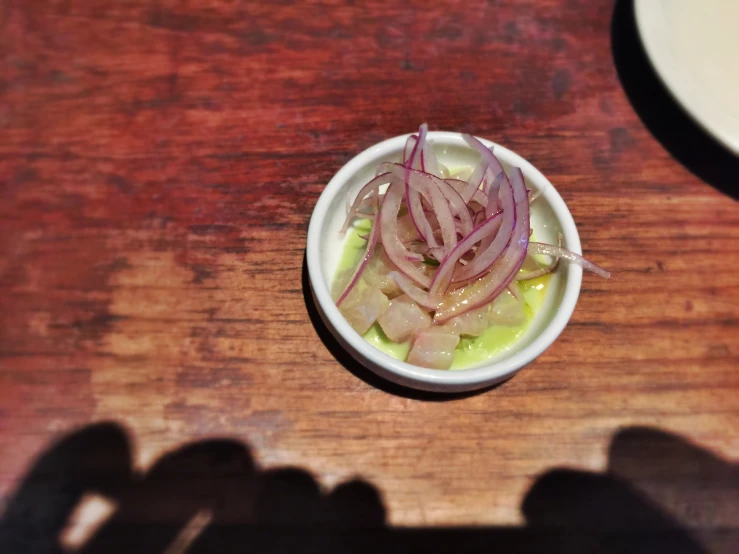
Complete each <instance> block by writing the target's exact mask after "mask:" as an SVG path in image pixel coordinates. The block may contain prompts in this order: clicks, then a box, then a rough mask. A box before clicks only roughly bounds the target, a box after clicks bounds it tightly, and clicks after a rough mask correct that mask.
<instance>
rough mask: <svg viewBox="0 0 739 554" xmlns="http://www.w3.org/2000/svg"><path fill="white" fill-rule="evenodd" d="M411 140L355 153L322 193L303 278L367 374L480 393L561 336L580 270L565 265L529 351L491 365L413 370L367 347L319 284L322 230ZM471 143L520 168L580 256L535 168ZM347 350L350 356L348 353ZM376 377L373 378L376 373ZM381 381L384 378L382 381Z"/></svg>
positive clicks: (442, 139) (455, 141)
mask: <svg viewBox="0 0 739 554" xmlns="http://www.w3.org/2000/svg"><path fill="white" fill-rule="evenodd" d="M411 134H412V133H408V134H405V135H400V136H396V137H393V138H390V139H387V140H384V141H382V142H379V143H377V144H375V145H373V146H370V147H369V148H367V149H365V150H364V151H362V152H360V153H359V154H357V155H356V156H355V157H354V158H352V159H351V160H349V162H347V163H346V164H345V165H344V166H343V167H342V168H341V169H339V171H338V172H337V173H336V174H335V175H334V177H333V178H332V179H331V180H330V181H329V183H328V185H326V188H325V189H324V190H323V192H322V193H321V195H320V197H319V199H318V202H317V203H316V206H315V208H314V210H313V214H312V215H311V219H310V224H309V226H308V238H307V246H306V258H307V265H308V276H309V281H310V285H311V288H312V293H313V296H314V298H315V299H316V301H317V303H318V308H319V310H321V311H322V312H323V313H322V315H323V319H324V321H326V323H327V324H328V326H329V328H330V330H331V332H333V333H334V334H336V333H338V335H339V338H340V339H341V340H343V341H345V342H346V343H347V345H348V346H349V347H350V348H349V349H348V350H349V351H350V354H352V357H354V358H355V359H356V357H357V356H356V355H355V354H358V355H359V356H360V357H363V358H365V359H366V360H367V361H368V362H370V363H369V364H366V363H364V360H357V361H359V362H360V363H362V364H363V365H365V366H367V367H368V368H369V369H371V370H372V371H375V368H374V367H372V366H373V364H374V365H375V366H377V367H380V368H382V369H384V370H385V371H386V372H388V373H389V374H390V375H391V376H393V377H395V378H394V379H393V378H392V377H390V378H391V380H395V381H396V382H400V383H402V384H404V385H406V386H410V387H414V384H419V385H425V386H421V387H419V388H423V389H426V390H428V389H429V387H432V388H433V389H434V390H444V388H447V387H448V388H450V389H455V390H460V389H459V387H465V388H468V387H474V386H475V385H476V386H478V387H482V386H486V385H490V384H493V383H496V382H500V381H503V380H505V379H507V378H509V377H512V376H513V375H514V374H515V373H516V372H517V371H518V370H520V369H521V368H523V367H524V366H526V365H528V364H529V363H531V362H532V361H533V360H534V359H535V358H537V357H538V356H539V355H541V354H542V353H543V352H544V351H545V350H546V349H547V348H548V347H549V346H550V345H551V344H552V343H553V342H554V341H555V340H556V339H557V337H558V336H559V335H560V333H561V332H562V331H563V330H564V328H565V326H566V325H567V323H568V322H569V320H570V317H571V316H572V313H573V312H574V310H575V306H576V304H577V300H578V297H579V294H580V286H581V283H582V268H581V267H580V266H579V265H577V264H567V265H566V267H567V277H566V281H565V290H564V294H563V296H562V300H561V302H560V305H559V308H558V309H557V311H556V313H555V315H554V317H553V318H552V320H551V321H550V322H549V323H548V324H547V325H546V327H544V329H542V331H541V332H540V333H539V334H538V336H536V337H535V338H534V339H533V340H532V341H531V343H530V344H529V345H528V346H526V347H525V348H523V349H522V350H520V351H518V352H516V353H514V354H513V355H512V356H510V357H507V358H503V359H498V360H496V361H493V362H491V363H490V364H485V365H481V366H477V367H473V368H470V369H457V370H453V371H450V370H438V369H430V368H424V367H419V366H414V365H412V364H409V363H407V362H403V361H400V360H397V359H395V358H393V357H392V356H390V355H388V354H385V353H384V352H382V351H380V350H378V349H377V348H375V347H374V346H372V345H371V344H370V343H368V342H367V341H366V340H365V339H364V338H363V337H362V336H361V335H360V334H359V333H357V332H356V331H355V330H354V329H353V328H352V327H351V326H350V325H349V323H348V322H347V321H346V319H344V316H343V315H341V312H340V311H339V309H338V307H337V306H336V304H335V303H334V301H333V299H332V298H331V294H330V291H329V287H328V284H327V283H326V280H325V279H324V278H323V270H322V267H321V259H320V244H321V239H322V228H323V225H324V221H325V219H326V216H327V214H328V211H329V207H330V206H331V203H332V201H333V199H334V198H335V197H336V196H337V195H338V194H339V193H340V192H341V190H342V189H343V187H345V186H346V185H347V184H348V183H349V181H350V180H351V178H352V177H353V176H354V175H355V174H356V173H357V172H359V171H360V170H361V169H362V168H364V167H365V166H366V165H367V164H368V163H369V162H371V161H372V160H373V159H377V158H378V157H389V156H391V155H393V154H396V153H398V152H402V150H403V146H404V145H405V141H406V140H407V139H408V137H409V136H411ZM476 138H478V140H480V141H481V142H482V143H483V144H485V145H486V146H488V147H493V148H494V150H495V155H496V156H497V157H498V158H499V159H500V161H501V162H503V163H504V164H507V165H509V166H517V167H520V169H521V171H522V172H523V174H524V177H525V178H526V180H527V182H529V183H533V185H534V187H535V188H536V189H539V190H541V191H542V192H541V198H540V199H539V200H538V201H539V202H541V201H546V202H547V203H548V204H549V206H550V208H551V209H552V211H553V212H554V215H555V217H556V219H557V220H558V222H559V224H560V226H561V228H562V234H563V235H564V238H565V241H566V244H567V247H568V249H569V250H571V251H572V252H575V253H576V254H582V250H581V246H580V238H579V235H578V232H577V228H576V226H575V222H574V220H573V219H572V214H571V213H570V211H569V209H568V208H567V206H566V205H565V203H564V200H562V197H561V196H560V195H559V193H558V192H557V190H556V189H555V188H554V185H552V184H551V183H550V182H549V180H548V179H547V178H546V177H545V176H544V175H543V174H542V173H541V172H540V171H539V170H538V169H536V167H534V166H533V165H532V164H531V163H530V162H528V161H527V160H526V159H524V158H523V157H521V156H519V155H518V154H516V153H515V152H514V151H512V150H509V149H508V148H505V147H504V146H501V145H499V144H497V143H495V142H492V141H490V140H487V139H484V138H480V137H476ZM428 140H430V141H432V142H434V144H436V145H442V144H444V145H451V146H463V147H468V146H467V144H466V143H465V142H464V139H462V135H461V133H456V132H449V131H429V133H428ZM352 350H353V351H354V352H351V351H352ZM375 372H376V373H377V371H375ZM380 375H381V376H383V377H385V378H388V376H387V375H383V374H380Z"/></svg>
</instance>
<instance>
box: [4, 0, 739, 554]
mask: <svg viewBox="0 0 739 554" xmlns="http://www.w3.org/2000/svg"><path fill="white" fill-rule="evenodd" d="M631 10H632V7H631V5H630V3H629V2H628V1H626V2H619V3H618V5H617V6H616V9H615V12H614V3H613V2H609V1H604V0H601V1H591V0H541V1H535V0H530V1H526V2H525V1H517V2H514V1H492V0H491V1H488V2H482V1H481V2H461V1H458V2H452V1H450V2H423V1H416V0H410V1H406V2H398V3H396V2H376V1H372V2H370V1H367V2H364V1H353V0H334V1H329V2H324V3H319V2H298V3H293V2H284V1H283V2H278V1H277V0H273V1H271V2H266V1H264V2H245V1H244V2H242V1H234V0H189V1H188V0H183V1H176V0H153V1H152V0H148V1H142V0H125V1H123V0H121V1H117V2H110V1H109V0H86V1H62V0H60V1H48V2H43V1H41V0H35V1H34V0H23V1H20V0H5V1H4V2H1V3H0V25H1V26H2V27H1V28H2V30H1V31H0V60H1V63H2V65H1V66H0V67H2V72H1V73H0V131H1V134H0V137H1V138H0V454H1V455H0V497H2V498H3V499H4V504H5V508H6V513H5V517H4V520H3V523H2V524H0V529H1V530H2V534H0V550H3V545H4V546H5V547H6V549H5V550H3V551H5V552H10V551H13V552H26V551H28V552H31V551H36V552H47V551H58V550H56V549H57V542H60V543H62V544H64V545H66V546H64V548H65V549H68V550H74V549H80V551H82V552H115V551H121V552H124V551H132V552H164V551H165V548H166V547H167V545H168V544H170V543H171V542H172V540H175V546H176V547H177V548H180V550H182V549H183V548H185V547H187V546H188V545H189V551H191V552H195V551H197V552H201V551H202V552H230V551H234V552H237V551H244V550H245V548H244V545H245V542H244V541H246V540H248V541H256V542H250V543H249V544H251V545H252V546H253V545H257V544H258V545H259V546H260V548H262V550H259V551H280V549H281V548H283V547H284V548H286V549H287V550H291V551H303V550H305V551H310V550H312V549H314V550H315V549H317V550H326V549H330V548H335V547H336V548H335V549H336V550H337V551H342V548H344V550H343V551H355V552H358V551H364V550H367V551H370V548H369V546H370V544H373V545H374V543H373V542H372V541H371V540H370V538H373V537H374V539H375V540H377V541H384V542H383V545H384V546H383V548H384V549H386V550H388V551H391V550H393V549H395V550H398V551H421V550H424V551H429V550H431V551H436V550H441V549H443V548H448V547H451V546H455V547H460V548H462V550H468V551H470V550H479V551H484V552H489V551H491V549H492V551H497V550H495V547H496V546H497V547H500V548H501V551H509V552H523V551H533V552H622V551H623V552H627V551H628V552H635V551H640V552H641V551H643V552H678V551H685V552H700V551H714V552H735V551H736V550H734V547H735V546H736V545H737V544H739V472H738V470H737V460H738V459H739V404H738V402H737V399H738V393H739V374H738V373H737V361H738V360H739V325H738V324H737V310H738V307H739V278H737V271H738V270H739V210H738V209H737V202H736V200H735V197H736V191H737V187H736V185H737V184H738V183H739V169H738V167H739V162H738V161H737V159H736V158H732V157H731V156H730V155H728V154H727V153H725V152H723V151H721V149H720V148H718V147H717V146H716V145H715V144H713V143H712V142H711V141H710V140H709V139H707V138H706V137H705V136H704V135H702V134H701V132H700V131H699V130H698V129H697V127H696V126H695V125H694V124H693V123H692V122H691V121H690V120H689V119H688V118H687V117H685V116H684V115H683V114H682V112H681V111H680V110H679V109H678V108H677V107H676V106H675V104H674V102H672V100H671V99H670V98H669V96H668V95H667V94H666V93H665V91H664V89H662V88H661V85H660V84H659V82H658V80H657V78H656V77H655V75H654V74H653V73H651V70H650V69H649V66H648V63H647V61H646V59H645V58H644V56H643V53H642V52H641V50H640V46H639V43H638V39H637V36H636V34H635V31H634V27H633V21H632V20H631V18H632V17H633V16H632V13H631ZM424 121H427V122H428V123H429V125H430V128H431V129H445V130H454V131H465V132H471V133H474V134H476V135H479V136H482V137H486V138H489V139H492V140H494V141H497V142H500V143H502V144H504V145H506V146H507V147H509V148H511V149H513V150H515V151H516V152H518V153H519V154H521V155H522V156H524V157H525V158H527V159H528V160H530V161H531V162H532V163H533V164H534V165H536V166H537V167H538V168H539V169H540V170H541V171H542V172H543V173H544V174H545V175H546V176H547V177H548V178H549V179H550V180H551V181H552V182H553V183H554V185H555V186H556V187H557V189H558V190H559V192H560V194H561V195H562V196H563V198H564V199H565V201H566V202H567V205H568V206H569V208H570V209H571V211H572V214H573V216H574V219H575V221H576V223H577V225H578V229H579V232H580V237H581V240H582V244H583V248H584V251H585V254H586V255H587V256H589V257H590V258H591V259H592V260H593V261H595V262H598V263H601V264H602V265H604V266H605V267H607V268H608V269H610V270H611V271H612V272H613V277H612V278H611V279H610V280H608V281H606V280H600V279H598V278H596V277H593V276H592V275H588V276H586V277H585V279H584V282H583V288H582V293H581V296H580V300H579V303H578V306H577V309H576V311H575V314H574V316H573V318H572V320H571V322H570V324H569V326H568V327H567V329H566V330H565V331H564V333H563V334H562V335H561V337H560V338H559V339H558V340H557V342H556V343H555V344H554V345H553V346H552V347H551V348H550V349H549V350H547V351H546V352H545V353H544V354H543V355H542V356H541V357H540V358H539V359H538V360H536V361H535V362H534V363H532V364H531V365H530V366H528V367H527V368H525V370H524V371H522V372H521V373H520V374H519V375H517V376H516V377H515V378H513V379H512V380H510V381H509V382H506V383H504V384H502V385H501V386H499V387H497V388H494V389H492V390H488V391H486V392H483V393H481V394H476V395H469V396H463V397H456V398H438V397H433V396H428V395H424V394H416V393H413V392H410V391H403V390H399V389H396V388H394V387H392V386H390V385H388V384H385V383H383V382H381V381H379V380H378V379H375V378H373V377H372V376H371V375H369V374H368V373H367V372H366V371H365V370H362V369H361V368H359V367H357V366H356V365H355V364H354V363H353V362H352V361H351V360H349V359H348V358H347V356H346V354H344V353H342V352H341V350H340V349H339V348H338V347H337V345H336V344H335V343H334V342H333V341H332V340H331V339H330V338H329V335H328V333H327V331H326V329H325V328H323V327H322V325H321V324H320V322H319V321H318V320H317V318H316V315H315V307H314V306H313V305H312V303H311V301H310V300H309V299H308V298H309V293H308V292H307V290H306V276H305V268H304V248H305V239H306V231H307V226H308V221H309V219H310V216H311V211H312V209H313V206H314V204H315V202H316V200H317V199H318V196H319V194H320V193H321V191H322V190H323V188H324V186H325V184H326V182H327V181H328V180H329V179H330V178H331V176H332V175H333V174H334V173H335V172H336V171H337V170H338V169H339V168H340V167H341V166H342V165H343V164H344V163H345V162H347V161H348V160H349V159H350V158H352V157H353V156H354V155H355V154H357V153H358V152H360V151H361V150H363V149H364V148H366V147H368V146H370V145H372V144H374V143H376V142H378V141H380V140H383V139H386V138H389V137H392V136H396V135H399V134H403V133H407V132H410V131H412V130H414V129H415V128H416V127H417V126H418V125H419V124H420V123H422V122H424ZM106 422H107V423H106ZM287 466H291V467H293V468H295V469H293V470H287V469H284V468H286V467H287ZM280 468H283V469H280ZM349 481H351V482H350V483H347V482H349ZM342 484H343V485H342ZM95 494H97V495H98V496H97V497H95V496H94V495H95ZM94 498H97V500H94ZM103 498H104V499H106V500H102V499H103ZM79 499H83V502H82V503H81V504H80V503H79V502H78V500H79ZM80 506H82V507H80ZM96 510H97V511H96ZM106 514H107V519H106V520H105V521H104V522H101V521H100V520H101V518H102V515H106ZM316 522H318V523H323V524H324V525H325V526H324V528H323V531H321V532H319V533H318V535H317V536H314V535H311V534H310V533H308V534H306V532H305V529H306V527H304V525H303V524H307V523H310V524H311V525H312V524H315V523H316ZM250 523H251V524H252V525H247V524H250ZM259 524H284V525H285V526H286V527H283V528H281V529H282V530H279V529H275V528H270V527H269V526H267V527H265V526H263V525H259ZM357 525H359V526H360V527H364V529H362V530H361V531H356V532H354V531H347V529H352V528H353V527H356V526H357ZM95 526H97V527H96V528H95V529H93V527H95ZM469 526H475V527H474V528H469ZM183 528H184V530H183ZM442 528H443V529H442ZM132 529H133V530H135V532H134V531H132ZM270 529H271V530H270ZM60 533H61V536H59V537H58V536H57V535H59V534H60ZM188 533H189V535H188ZM174 537H177V538H176V539H175V538H174ZM306 537H312V538H311V539H308V538H306ZM359 537H363V538H359ZM365 539H366V540H365ZM2 541H5V542H2ZM285 541H287V542H285ZM291 541H293V542H291ZM316 541H317V542H316ZM336 541H339V542H336ZM345 541H349V542H345ZM106 544H107V546H104V545H106ZM338 544H341V545H343V546H342V547H341V548H339V547H337V545H338ZM347 544H350V545H351V548H349V549H348V550H347V549H346V548H348V547H347V546H346V545H347ZM8 545H14V549H13V550H10V549H8V548H7V547H8ZM178 545H179V546H178ZM214 545H217V547H216V546H214ZM286 545H287V546H286ZM665 545H668V546H665ZM669 545H671V546H669ZM124 546H125V548H124ZM329 547H330V548H329ZM127 548H130V550H127ZM373 548H374V546H373ZM270 549H271V550H270ZM175 550H176V548H175V549H174V550H172V549H170V550H167V552H170V551H175ZM283 551H285V550H283Z"/></svg>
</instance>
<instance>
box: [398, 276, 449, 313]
mask: <svg viewBox="0 0 739 554" xmlns="http://www.w3.org/2000/svg"><path fill="white" fill-rule="evenodd" d="M390 277H391V278H392V280H393V281H395V284H396V285H398V287H399V288H400V290H402V291H403V292H404V293H405V294H407V295H408V297H409V298H410V299H411V300H413V301H414V302H415V303H416V304H419V305H420V306H423V307H424V308H428V309H429V310H435V309H436V307H437V306H438V305H439V303H440V302H441V299H440V298H438V297H436V296H434V295H432V294H430V293H428V292H426V291H425V290H423V289H421V288H419V287H417V286H416V285H415V284H414V283H413V281H411V280H410V279H408V277H406V276H404V275H402V274H400V273H398V272H397V271H391V272H390Z"/></svg>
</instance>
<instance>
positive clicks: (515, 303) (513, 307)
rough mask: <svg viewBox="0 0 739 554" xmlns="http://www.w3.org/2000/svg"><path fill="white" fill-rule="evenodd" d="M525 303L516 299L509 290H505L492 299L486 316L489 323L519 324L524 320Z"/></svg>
mask: <svg viewBox="0 0 739 554" xmlns="http://www.w3.org/2000/svg"><path fill="white" fill-rule="evenodd" d="M524 305H525V303H524V302H523V301H522V300H517V299H516V298H515V297H514V296H513V295H512V294H511V293H510V292H508V291H505V292H503V293H501V294H499V295H498V297H497V298H496V299H495V300H493V301H492V302H491V303H490V304H489V306H490V314H489V316H488V321H489V325H509V326H513V325H521V324H522V323H523V322H524V321H526V312H524Z"/></svg>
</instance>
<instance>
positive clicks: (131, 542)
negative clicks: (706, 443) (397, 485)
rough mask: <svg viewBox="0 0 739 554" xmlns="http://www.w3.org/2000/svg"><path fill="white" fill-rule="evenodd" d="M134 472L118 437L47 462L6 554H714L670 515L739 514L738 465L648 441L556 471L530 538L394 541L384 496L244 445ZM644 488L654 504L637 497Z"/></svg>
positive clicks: (530, 518)
mask: <svg viewBox="0 0 739 554" xmlns="http://www.w3.org/2000/svg"><path fill="white" fill-rule="evenodd" d="M132 463H133V461H132V450H131V444H130V441H129V439H128V437H127V435H126V433H125V432H124V430H123V429H122V428H121V427H120V426H118V425H117V424H112V423H101V424H96V425H93V426H90V427H87V428H85V429H82V430H80V431H78V432H76V433H73V434H71V435H69V436H67V437H66V438H65V439H63V440H62V441H61V442H59V443H57V444H56V445H55V446H53V447H52V448H51V449H49V450H48V451H47V452H45V453H44V454H43V455H41V456H40V458H38V460H36V462H35V464H34V465H33V467H32V468H31V470H30V472H29V473H28V475H27V476H26V477H25V479H24V481H23V482H22V483H21V485H20V487H19V488H18V490H17V492H16V493H15V495H14V496H13V497H12V498H11V499H10V501H9V503H8V505H7V509H6V511H5V514H4V516H3V519H2V521H1V522H0V552H4V553H14V554H31V553H62V552H75V553H86V554H111V553H129V552H130V553H136V554H148V553H151V554H165V553H166V554H172V553H175V552H189V553H231V552H234V553H235V552H256V553H273V552H274V553H277V552H291V553H302V552H327V553H341V552H359V553H362V552H367V553H370V552H372V553H377V552H424V553H428V552H447V551H460V552H505V553H508V552H539V553H550V552H551V553H569V554H573V553H581V552H583V553H584V552H598V553H606V554H609V553H627V552H628V553H641V552H644V553H647V552H649V553H654V552H660V553H671V554H675V553H698V552H704V551H705V550H703V548H702V547H701V546H700V545H699V544H698V543H697V542H696V540H695V539H694V538H692V537H691V535H690V533H689V532H688V531H687V530H686V529H684V528H682V527H681V526H680V524H679V523H678V522H677V521H675V520H674V519H671V517H670V516H669V515H667V513H666V511H665V509H671V510H674V509H675V506H677V505H679V504H686V505H690V504H691V503H693V500H694V498H698V500H699V501H698V503H697V506H698V507H699V509H700V507H702V506H703V507H704V505H703V504H702V503H701V500H706V491H708V492H709V493H710V498H708V499H707V500H709V501H710V505H711V506H712V509H714V510H715V509H716V506H719V507H723V508H722V509H725V510H726V513H737V510H739V506H737V505H733V506H730V505H729V503H730V502H732V499H733V501H734V502H736V498H737V496H736V494H735V493H736V489H737V487H738V486H739V483H738V482H737V480H738V470H737V467H736V466H733V465H731V464H728V463H727V462H725V461H722V460H720V459H718V458H716V457H714V456H713V455H711V454H709V453H708V452H705V451H703V450H701V449H699V448H696V447H694V446H692V445H690V444H688V443H686V442H684V441H683V440H681V439H680V438H678V437H676V436H673V435H669V434H666V433H663V432H660V431H656V430H652V429H643V428H632V429H627V430H624V431H622V432H620V433H619V434H617V436H616V437H615V438H614V440H613V442H612V445H611V449H610V457H609V467H608V470H607V471H606V472H605V473H590V472H583V471H575V470H570V469H555V470H553V471H550V472H548V473H546V474H544V475H543V476H541V477H540V478H539V479H538V480H537V481H536V482H535V484H534V485H533V486H532V488H531V490H529V492H528V494H527V495H526V497H525V500H524V501H523V505H522V511H523V515H524V517H525V520H526V524H525V525H524V526H521V527H476V528H449V527H448V528H393V527H390V526H388V525H387V516H386V510H385V507H384V505H383V502H382V498H381V495H380V493H379V491H378V490H377V489H376V488H375V487H373V486H372V485H371V484H369V483H366V482H364V481H360V480H354V481H350V482H347V483H344V484H341V485H339V486H337V487H335V488H334V489H333V490H331V491H323V490H321V488H320V487H319V485H318V483H317V482H316V480H315V479H314V478H313V477H312V476H311V475H310V474H309V473H308V472H306V471H304V470H301V469H296V468H284V469H272V470H261V469H259V468H257V467H255V464H254V462H253V459H252V456H251V454H250V452H249V449H248V447H247V446H245V445H244V444H241V443H239V442H236V441H233V440H206V441H203V442H198V443H194V444H190V445H187V446H184V447H182V448H180V449H178V450H176V451H174V452H170V453H168V454H166V455H165V456H163V457H162V458H160V459H159V460H158V461H157V462H156V463H155V464H154V466H153V467H152V468H151V469H150V470H149V471H148V472H146V473H139V472H137V471H136V470H135V469H133V466H132ZM642 479H644V480H646V481H645V482H647V483H648V485H649V487H651V488H650V497H647V496H645V494H644V493H642V492H640V490H638V489H637V487H636V486H635V484H634V483H638V482H639V481H640V480H642ZM655 487H656V488H655ZM652 489H654V490H652ZM660 490H663V492H664V494H662V493H660ZM91 494H96V495H101V496H103V497H104V498H106V499H109V500H110V501H112V502H113V504H114V506H115V508H114V509H113V511H112V512H111V513H110V515H109V516H108V517H107V519H104V520H103V521H102V522H101V523H100V524H99V526H98V527H97V528H96V529H93V530H92V531H91V534H90V536H88V537H86V538H81V539H80V542H81V543H82V544H81V546H79V545H78V546H76V547H70V546H66V547H65V546H64V544H63V542H64V541H62V539H61V537H62V535H63V534H64V532H65V531H64V529H65V527H66V526H67V525H68V520H69V519H70V515H71V514H72V513H73V511H74V510H75V509H76V507H77V506H78V505H79V504H81V503H84V500H83V498H89V495H91ZM660 496H664V498H663V499H662V500H664V501H665V502H662V503H660V502H659V501H657V500H656V499H655V497H657V498H659V497H660ZM699 497H700V498H699ZM661 504H662V505H661ZM664 504H667V505H666V506H664ZM693 515H696V514H693ZM697 515H698V516H700V515H701V514H700V513H698V514H697ZM733 525H734V527H736V521H734V523H733ZM735 531H736V529H733V532H734V534H733V535H732V536H734V537H735V536H737V535H736V533H735Z"/></svg>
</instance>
